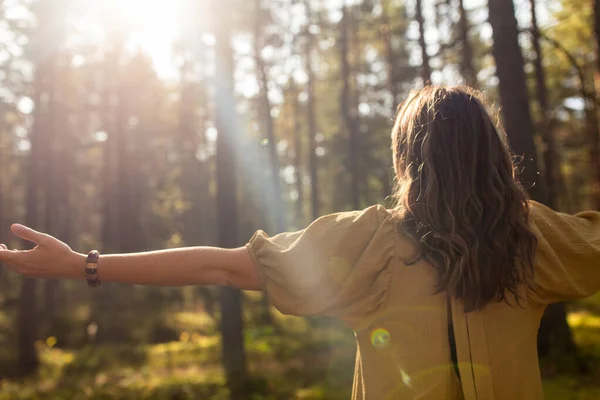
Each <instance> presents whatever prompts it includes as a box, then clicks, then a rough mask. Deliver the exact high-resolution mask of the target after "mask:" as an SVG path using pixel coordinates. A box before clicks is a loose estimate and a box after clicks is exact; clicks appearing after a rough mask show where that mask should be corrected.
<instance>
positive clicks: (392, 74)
mask: <svg viewBox="0 0 600 400" xmlns="http://www.w3.org/2000/svg"><path fill="white" fill-rule="evenodd" d="M389 8H390V2H389V0H383V1H382V3H381V39H382V41H383V46H384V48H385V60H386V67H387V82H386V83H387V89H388V91H389V92H390V94H391V95H392V107H396V104H398V101H399V100H398V88H397V86H396V79H395V78H396V69H395V68H394V66H395V60H396V58H395V54H394V46H393V44H392V24H391V22H390V16H389V13H390V10H389Z"/></svg>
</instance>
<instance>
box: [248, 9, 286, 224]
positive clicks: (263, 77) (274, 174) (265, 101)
mask: <svg viewBox="0 0 600 400" xmlns="http://www.w3.org/2000/svg"><path fill="white" fill-rule="evenodd" d="M254 5H255V21H254V62H255V64H256V78H257V81H258V84H259V87H260V92H259V95H258V96H259V120H260V121H261V125H262V128H263V129H264V132H266V134H267V140H268V141H269V156H270V161H271V182H272V188H273V190H272V192H273V193H272V196H269V197H272V199H268V200H269V201H268V203H272V205H273V207H272V209H271V210H270V211H271V212H273V214H274V220H275V223H274V225H275V226H274V228H275V231H276V232H277V233H281V232H283V231H284V230H285V225H286V223H285V213H284V209H283V201H282V198H281V195H282V191H281V177H280V176H279V173H280V170H281V168H280V165H279V156H278V154H277V140H276V138H275V126H274V124H273V117H272V116H271V108H272V106H271V100H270V99H269V87H268V84H269V77H268V75H267V66H266V65H265V62H264V60H263V58H262V56H261V50H262V49H263V47H264V45H263V42H264V32H263V29H264V25H265V21H263V18H262V15H263V13H264V11H265V10H264V9H263V7H262V5H261V0H254ZM269 208H271V207H269Z"/></svg>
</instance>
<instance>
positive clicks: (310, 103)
mask: <svg viewBox="0 0 600 400" xmlns="http://www.w3.org/2000/svg"><path fill="white" fill-rule="evenodd" d="M304 7H305V9H306V19H307V21H308V22H307V27H306V54H305V62H306V65H305V68H306V74H307V75H308V81H307V84H306V91H307V94H308V100H307V111H308V148H309V159H308V168H309V171H310V188H311V202H310V203H311V217H312V219H317V218H318V217H319V216H320V215H321V209H320V202H319V174H318V166H317V164H318V159H317V142H316V136H317V118H316V115H315V107H316V104H315V73H314V70H313V65H312V64H313V54H312V53H313V47H314V35H313V34H312V33H311V32H310V26H311V24H312V23H313V17H312V9H311V6H310V0H305V2H304Z"/></svg>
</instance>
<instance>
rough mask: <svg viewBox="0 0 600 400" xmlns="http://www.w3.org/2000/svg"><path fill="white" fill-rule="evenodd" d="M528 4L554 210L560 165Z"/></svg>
mask: <svg viewBox="0 0 600 400" xmlns="http://www.w3.org/2000/svg"><path fill="white" fill-rule="evenodd" d="M529 3H530V5H531V36H532V42H533V51H534V53H535V59H534V67H535V81H536V94H537V96H536V97H537V101H538V105H539V107H540V115H541V116H542V120H541V124H540V125H541V131H542V132H541V134H542V138H543V139H544V142H545V143H544V144H545V149H544V170H545V172H546V187H547V189H548V206H549V207H551V208H556V207H557V204H558V203H557V201H558V196H559V189H558V185H559V183H560V181H561V180H560V178H559V176H558V174H560V163H559V160H558V152H557V150H556V142H555V140H554V134H553V132H552V131H553V127H552V124H551V121H552V117H551V116H550V106H549V104H548V89H547V87H546V76H545V71H544V65H543V59H542V57H543V56H542V49H541V46H540V33H539V32H540V31H539V28H538V25H537V14H536V3H535V0H530V1H529Z"/></svg>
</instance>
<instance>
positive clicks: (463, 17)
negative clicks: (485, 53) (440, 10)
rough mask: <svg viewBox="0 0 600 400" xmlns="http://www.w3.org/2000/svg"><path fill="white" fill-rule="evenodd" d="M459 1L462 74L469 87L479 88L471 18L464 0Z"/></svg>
mask: <svg viewBox="0 0 600 400" xmlns="http://www.w3.org/2000/svg"><path fill="white" fill-rule="evenodd" d="M457 1H458V14H459V19H458V29H459V33H460V43H461V58H460V72H461V74H462V76H463V77H464V78H465V82H466V84H467V85H469V86H471V87H477V72H476V71H475V66H474V65H473V46H471V40H470V39H469V17H468V15H467V10H465V5H464V0H457Z"/></svg>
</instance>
